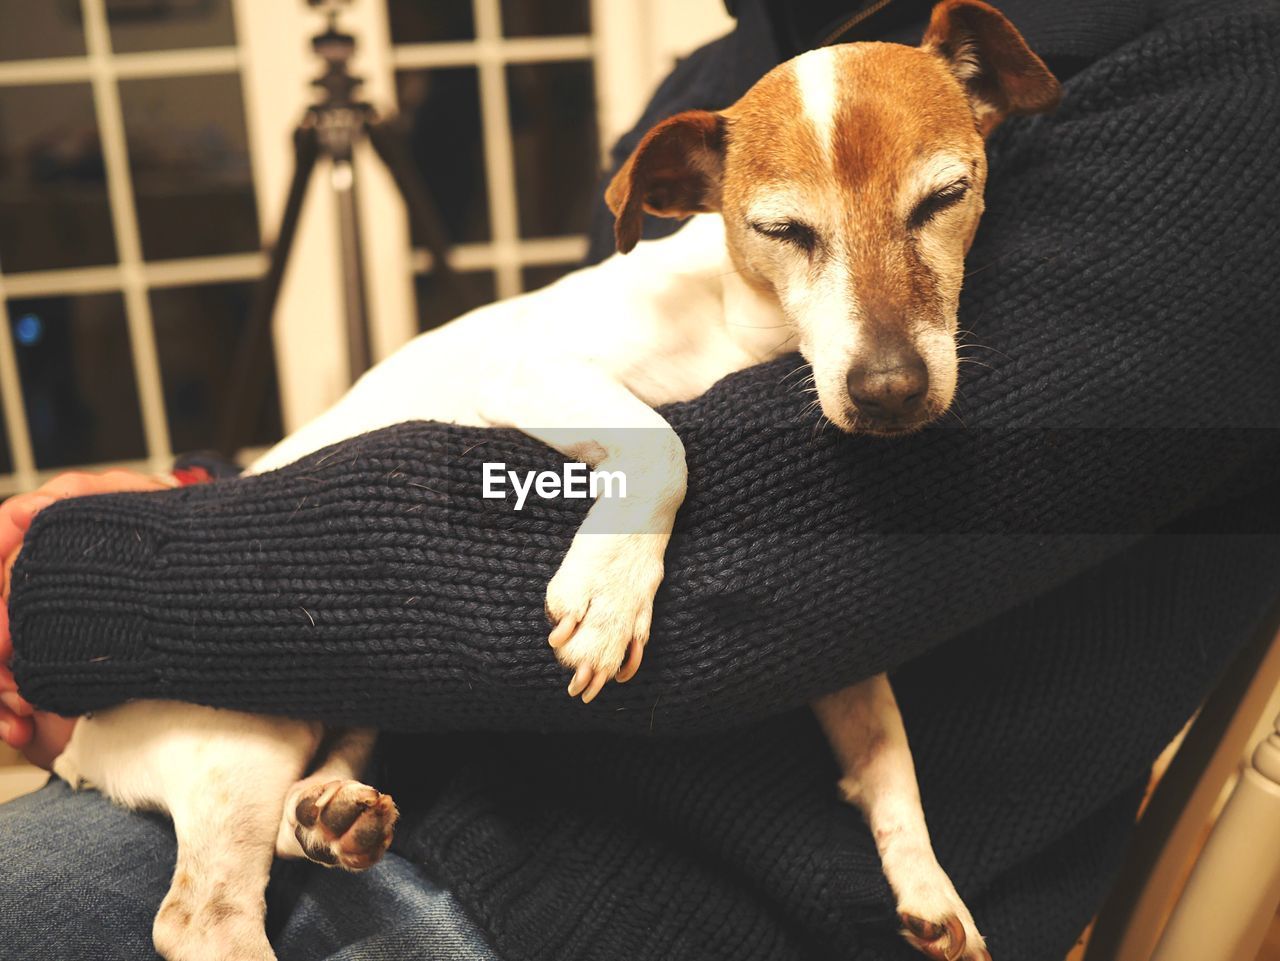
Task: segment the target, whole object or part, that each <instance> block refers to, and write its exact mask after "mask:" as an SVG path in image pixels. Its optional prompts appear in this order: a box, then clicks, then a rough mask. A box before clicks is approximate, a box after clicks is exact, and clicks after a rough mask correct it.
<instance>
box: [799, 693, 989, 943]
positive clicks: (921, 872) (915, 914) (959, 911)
mask: <svg viewBox="0 0 1280 961" xmlns="http://www.w3.org/2000/svg"><path fill="white" fill-rule="evenodd" d="M813 709H814V713H816V714H817V716H818V721H819V722H820V723H821V725H822V728H823V730H824V731H825V732H826V735H827V740H828V741H830V743H831V749H832V751H833V752H834V753H835V756H836V760H837V761H838V762H839V764H840V770H841V775H842V776H841V779H840V791H841V793H842V794H843V795H844V798H845V800H846V801H848V802H849V803H850V804H853V805H855V806H857V807H858V808H859V809H860V810H861V811H862V814H863V817H865V818H866V820H867V825H868V826H869V827H870V828H871V833H872V835H873V836H874V837H875V842H876V848H877V849H878V850H879V852H880V860H881V863H882V864H883V866H884V874H885V877H886V878H887V879H888V881H889V886H890V887H891V888H893V893H894V896H895V897H896V898H897V901H898V917H899V920H900V921H901V922H902V928H903V930H902V934H903V937H904V938H906V940H907V941H908V943H910V944H911V945H912V946H913V947H914V948H916V949H917V950H919V951H920V952H922V953H923V954H925V955H926V956H928V957H930V958H934V959H937V961H957V959H964V961H990V957H991V956H990V955H989V954H988V953H987V950H986V944H985V942H984V941H983V938H982V935H980V934H979V933H978V929H977V926H976V925H975V924H974V921H973V916H972V915H971V914H970V913H969V909H968V908H967V907H965V904H964V902H963V901H962V900H961V899H960V895H959V894H957V893H956V889H955V886H954V885H953V884H952V883H951V879H950V878H949V877H947V874H946V872H945V871H943V870H942V866H941V865H939V864H938V859H937V856H936V855H935V854H934V852H933V845H932V843H931V842H930V840H929V829H928V827H926V825H925V820H924V810H923V808H922V807H921V805H920V788H919V786H918V785H917V783H916V771H915V764H914V762H913V761H912V759H911V748H910V747H909V746H908V744H907V732H906V728H905V727H904V726H903V724H902V714H901V713H900V712H899V710H898V702H897V700H896V699H895V698H894V696H893V689H892V688H890V686H889V679H888V677H886V676H885V675H883V674H879V675H877V676H876V677H873V678H870V679H868V680H866V681H863V682H861V683H860V684H855V685H854V686H852V687H847V688H845V689H844V690H842V691H837V692H836V693H835V694H830V695H828V696H826V697H824V698H821V699H819V700H818V701H816V702H814V705H813Z"/></svg>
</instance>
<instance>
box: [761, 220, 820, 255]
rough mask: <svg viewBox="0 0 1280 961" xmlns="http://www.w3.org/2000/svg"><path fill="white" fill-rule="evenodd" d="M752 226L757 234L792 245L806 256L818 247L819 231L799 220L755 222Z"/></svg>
mask: <svg viewBox="0 0 1280 961" xmlns="http://www.w3.org/2000/svg"><path fill="white" fill-rule="evenodd" d="M750 226H751V229H752V230H754V231H755V232H756V233H758V234H762V235H764V236H765V237H768V238H770V239H771V240H780V241H782V242H783V243H787V244H791V245H792V246H793V247H796V248H797V249H799V250H802V251H804V252H805V253H806V254H811V253H813V251H814V249H815V248H816V247H817V246H818V234H817V231H815V230H814V229H813V228H812V227H810V226H809V225H808V224H806V223H803V222H801V221H799V220H771V221H756V220H753V221H752V222H751V225H750Z"/></svg>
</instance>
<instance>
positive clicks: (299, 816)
mask: <svg viewBox="0 0 1280 961" xmlns="http://www.w3.org/2000/svg"><path fill="white" fill-rule="evenodd" d="M287 816H288V818H289V821H290V822H292V827H293V833H294V836H295V837H296V838H297V839H298V844H300V845H301V846H302V853H303V854H305V855H306V856H307V858H309V859H310V860H312V861H315V862H316V863H317V864H323V865H325V866H326V867H340V868H343V869H344V870H347V871H364V870H366V869H368V868H371V867H373V866H374V865H375V864H377V863H378V861H379V860H381V858H382V855H383V854H384V853H385V852H386V850H387V848H388V847H389V846H390V845H391V838H392V835H393V834H394V831H395V825H396V820H397V819H398V818H399V817H400V812H399V811H398V810H397V809H396V805H395V802H394V801H392V800H391V795H389V794H381V793H379V792H378V791H375V790H374V789H373V788H371V787H369V786H368V785H366V784H361V783H360V782H359V781H328V782H323V783H310V784H309V783H306V782H304V783H303V784H301V785H299V787H298V789H297V791H296V794H295V797H294V799H291V803H290V804H289V805H288V808H287Z"/></svg>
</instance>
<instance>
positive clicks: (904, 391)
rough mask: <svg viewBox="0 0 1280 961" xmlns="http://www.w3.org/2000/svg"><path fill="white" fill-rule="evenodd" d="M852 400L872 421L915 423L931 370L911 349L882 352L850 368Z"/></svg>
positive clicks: (848, 381) (849, 381) (849, 382)
mask: <svg viewBox="0 0 1280 961" xmlns="http://www.w3.org/2000/svg"><path fill="white" fill-rule="evenodd" d="M846 383H847V384H848V388H849V399H850V400H852V401H853V402H854V404H856V405H857V407H858V410H859V411H860V412H861V413H862V414H863V415H864V416H866V417H867V418H868V419H870V420H873V421H888V422H893V421H908V420H913V419H914V418H915V417H916V416H917V415H918V414H919V413H920V411H921V409H922V408H923V407H924V399H925V395H927V394H928V393H929V368H928V367H926V366H925V363H924V358H923V357H921V356H920V355H919V354H918V353H916V352H915V351H914V350H911V349H910V348H908V347H901V348H898V349H896V350H884V351H879V352H877V353H875V354H873V355H871V356H870V357H868V358H867V359H866V360H865V361H859V362H858V363H855V364H854V365H853V366H852V367H851V368H849V376H848V378H847V381H846Z"/></svg>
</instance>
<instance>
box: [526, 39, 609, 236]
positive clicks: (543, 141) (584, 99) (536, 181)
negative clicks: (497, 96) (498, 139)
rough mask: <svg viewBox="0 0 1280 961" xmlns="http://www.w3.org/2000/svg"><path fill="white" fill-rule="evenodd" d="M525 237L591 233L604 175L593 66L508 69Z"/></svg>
mask: <svg viewBox="0 0 1280 961" xmlns="http://www.w3.org/2000/svg"><path fill="white" fill-rule="evenodd" d="M507 83H508V87H509V90H510V98H511V137H512V143H513V145H514V147H515V162H516V193H517V195H518V197H519V206H520V235H521V236H522V237H549V236H554V235H560V234H580V233H585V232H586V229H587V224H588V222H589V221H590V217H591V204H592V201H593V199H594V198H595V187H596V178H597V177H598V176H599V170H598V164H597V160H598V153H597V142H596V108H595V84H594V82H593V80H592V75H591V64H590V62H588V61H581V62H571V63H539V64H513V65H511V66H508V67H507Z"/></svg>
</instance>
